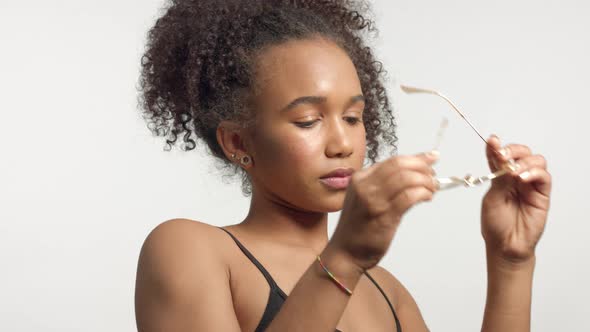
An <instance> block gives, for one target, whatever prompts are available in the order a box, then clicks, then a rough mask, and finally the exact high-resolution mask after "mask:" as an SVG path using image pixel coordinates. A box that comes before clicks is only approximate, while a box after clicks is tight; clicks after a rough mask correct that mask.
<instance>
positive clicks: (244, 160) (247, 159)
mask: <svg viewBox="0 0 590 332" xmlns="http://www.w3.org/2000/svg"><path fill="white" fill-rule="evenodd" d="M240 162H241V163H242V165H244V166H248V165H250V162H251V159H250V157H249V156H243V157H242V158H241V159H240Z"/></svg>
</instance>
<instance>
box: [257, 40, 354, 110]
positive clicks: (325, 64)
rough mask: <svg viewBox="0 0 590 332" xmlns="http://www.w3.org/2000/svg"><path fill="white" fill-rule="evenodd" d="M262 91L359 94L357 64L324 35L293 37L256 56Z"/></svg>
mask: <svg viewBox="0 0 590 332" xmlns="http://www.w3.org/2000/svg"><path fill="white" fill-rule="evenodd" d="M256 67H257V70H256V81H257V85H258V87H259V89H260V90H259V93H261V94H265V93H272V94H273V95H275V96H277V95H281V96H283V97H285V98H296V97H298V96H301V95H309V94H312V95H329V94H332V93H335V92H340V93H343V94H347V95H350V94H358V93H359V92H360V90H361V87H360V82H359V79H358V76H357V72H356V68H355V67H354V64H353V63H352V60H351V59H350V57H349V56H348V54H347V53H346V52H345V51H344V50H343V49H342V48H340V47H339V46H338V45H337V44H335V43H334V42H332V41H330V40H327V39H324V38H313V39H304V40H293V41H288V42H285V43H282V44H280V45H276V46H272V47H270V48H268V49H266V50H264V51H263V52H261V54H259V56H258V58H257V66H256Z"/></svg>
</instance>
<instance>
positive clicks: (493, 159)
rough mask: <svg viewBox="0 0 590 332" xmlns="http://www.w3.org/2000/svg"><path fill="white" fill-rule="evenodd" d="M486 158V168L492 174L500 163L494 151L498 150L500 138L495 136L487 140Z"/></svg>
mask: <svg viewBox="0 0 590 332" xmlns="http://www.w3.org/2000/svg"><path fill="white" fill-rule="evenodd" d="M487 143H488V144H487V145H486V157H487V160H488V166H489V168H490V170H491V171H492V172H495V171H497V170H498V169H499V168H500V167H499V166H500V164H501V161H500V159H499V157H498V155H497V153H496V152H495V151H498V150H500V148H501V145H500V138H499V137H498V136H496V135H491V136H490V137H489V138H488V140H487Z"/></svg>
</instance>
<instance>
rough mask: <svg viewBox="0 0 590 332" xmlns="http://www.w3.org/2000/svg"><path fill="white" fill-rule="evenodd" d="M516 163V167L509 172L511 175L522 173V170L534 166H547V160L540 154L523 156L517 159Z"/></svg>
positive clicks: (543, 167)
mask: <svg viewBox="0 0 590 332" xmlns="http://www.w3.org/2000/svg"><path fill="white" fill-rule="evenodd" d="M516 163H517V164H518V169H516V170H513V171H511V172H510V173H511V174H512V175H513V176H517V175H519V174H522V173H523V172H525V171H527V170H529V169H531V168H535V167H536V168H541V169H546V168H547V160H546V159H545V157H543V156H542V155H540V154H536V155H532V156H528V157H524V158H522V159H519V160H518V161H517V162H516Z"/></svg>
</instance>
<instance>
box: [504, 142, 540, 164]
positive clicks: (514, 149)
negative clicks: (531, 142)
mask: <svg viewBox="0 0 590 332" xmlns="http://www.w3.org/2000/svg"><path fill="white" fill-rule="evenodd" d="M503 151H504V152H505V154H501V153H502V152H503ZM499 152H500V154H498V153H496V155H497V156H498V157H499V158H500V160H502V161H503V162H506V161H508V160H510V159H514V160H518V159H521V158H525V157H527V156H530V155H531V154H532V151H531V149H530V148H529V147H528V146H526V145H522V144H508V145H506V146H504V147H502V148H501V149H500V150H499Z"/></svg>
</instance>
